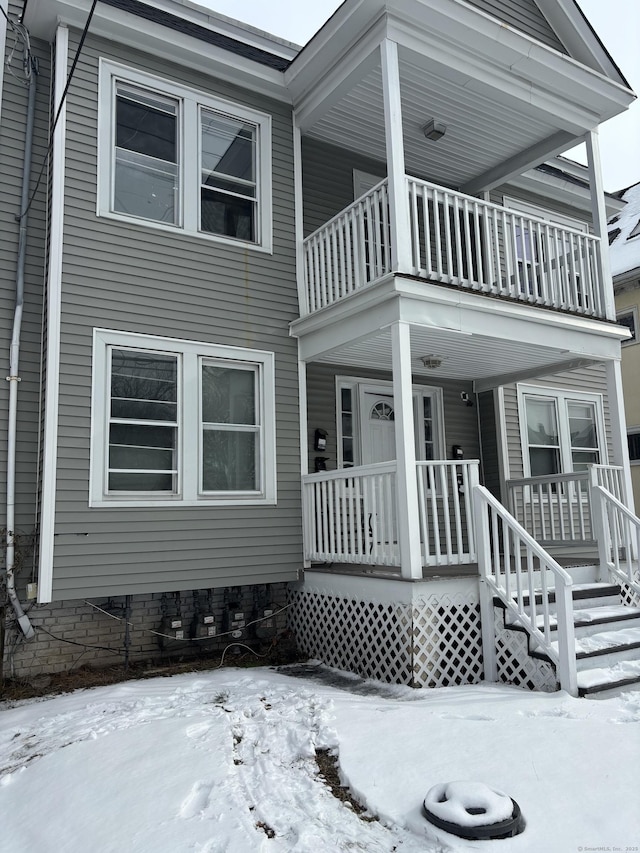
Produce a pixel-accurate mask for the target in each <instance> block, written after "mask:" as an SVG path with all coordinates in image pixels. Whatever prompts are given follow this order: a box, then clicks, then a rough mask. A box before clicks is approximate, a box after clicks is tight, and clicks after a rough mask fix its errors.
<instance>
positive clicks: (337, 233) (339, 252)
mask: <svg viewBox="0 0 640 853" xmlns="http://www.w3.org/2000/svg"><path fill="white" fill-rule="evenodd" d="M304 271H305V278H306V282H307V300H308V303H309V304H308V308H309V311H310V312H314V311H318V310H320V308H324V307H325V306H327V305H331V304H332V303H333V302H337V301H338V300H339V299H343V298H344V297H345V296H349V295H350V294H351V293H353V292H354V291H355V290H359V289H360V288H362V287H366V286H367V285H369V284H372V283H373V282H374V281H377V280H378V279H379V278H382V276H384V275H386V273H388V272H390V271H391V237H390V230H389V200H388V193H387V181H386V180H384V181H381V182H380V183H379V184H378V185H377V186H375V187H374V188H373V189H372V190H370V191H369V192H368V193H366V194H365V195H363V196H361V197H360V198H359V199H357V200H356V201H354V202H353V204H351V205H349V207H347V208H345V209H344V210H343V211H342V212H341V213H339V214H338V215H337V216H334V217H333V219H330V220H329V221H328V222H327V223H326V224H325V225H323V226H322V227H321V228H318V230H317V231H314V233H313V234H311V235H310V236H309V237H307V239H306V240H305V241H304Z"/></svg>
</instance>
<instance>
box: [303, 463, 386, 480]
mask: <svg viewBox="0 0 640 853" xmlns="http://www.w3.org/2000/svg"><path fill="white" fill-rule="evenodd" d="M395 470H396V461H395V459H393V460H391V461H390V462H374V463H372V464H371V465H352V466H351V467H349V468H337V469H336V470H335V471H316V472H314V473H313V474H304V475H303V477H302V482H303V483H325V482H326V483H328V482H329V481H331V480H344V479H345V478H346V479H349V478H351V477H359V476H362V475H363V474H386V473H389V472H390V471H395Z"/></svg>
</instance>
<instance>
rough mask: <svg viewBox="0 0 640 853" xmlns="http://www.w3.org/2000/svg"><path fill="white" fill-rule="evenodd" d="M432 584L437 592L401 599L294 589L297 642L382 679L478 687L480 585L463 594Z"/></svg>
mask: <svg viewBox="0 0 640 853" xmlns="http://www.w3.org/2000/svg"><path fill="white" fill-rule="evenodd" d="M369 583H371V582H369ZM424 586H425V585H422V587H423V589H424ZM431 586H433V587H434V591H433V592H432V593H425V592H424V591H421V592H420V594H419V595H417V596H415V597H413V596H411V597H410V598H411V600H409V601H400V602H399V601H371V600H367V598H368V596H366V595H364V594H360V595H340V594H332V593H331V592H330V591H328V590H327V589H324V590H318V589H313V588H309V587H304V588H301V589H293V590H292V592H291V596H292V603H293V607H292V608H291V610H290V614H291V628H292V630H293V631H294V633H295V635H296V640H297V643H298V647H299V649H300V650H301V651H302V652H303V653H304V654H307V655H309V657H313V658H317V659H319V660H321V661H323V662H324V663H326V664H327V665H328V666H333V667H336V668H337V669H344V670H347V671H349V672H355V673H357V674H358V675H361V676H364V677H365V678H372V679H376V680H378V681H386V682H390V683H394V684H407V685H412V686H414V687H447V686H451V685H455V684H475V683H477V682H479V681H480V680H481V678H482V648H481V632H480V606H479V602H478V596H477V589H476V584H475V582H474V583H472V584H471V589H469V587H470V584H469V581H468V580H466V581H465V582H464V583H463V586H464V587H465V589H464V590H461V591H455V589H451V584H448V585H447V587H448V588H447V589H438V585H437V584H432V585H431ZM364 591H366V582H365V589H364V590H363V592H364Z"/></svg>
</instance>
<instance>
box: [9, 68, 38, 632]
mask: <svg viewBox="0 0 640 853" xmlns="http://www.w3.org/2000/svg"><path fill="white" fill-rule="evenodd" d="M26 62H27V63H30V67H29V70H28V73H29V99H28V102H27V126H26V131H25V142H24V148H25V150H24V163H23V166H22V195H21V200H20V215H19V222H20V231H19V237H18V263H17V269H16V289H15V293H16V297H15V310H14V315H13V334H12V336H11V348H10V352H9V375H8V376H7V381H8V382H9V415H8V424H7V551H6V579H7V595H8V596H9V600H10V601H11V604H12V606H13V609H14V612H15V614H16V619H17V621H18V624H19V625H20V628H21V630H22V633H23V634H24V635H25V637H26V638H27V639H28V640H30V639H32V638H33V637H34V636H35V631H34V629H33V626H32V624H31V622H30V621H29V617H28V616H27V614H26V613H25V612H24V610H23V609H22V605H21V604H20V600H19V599H18V595H17V593H16V585H15V563H16V534H15V510H16V436H17V422H18V383H19V382H20V375H19V364H20V332H21V328H22V313H23V307H24V267H25V260H26V253H27V222H28V205H29V176H30V174H31V153H32V147H33V125H34V116H35V105H36V78H37V71H36V69H35V68H34V67H33V65H31V57H30V56H29V55H27V57H26Z"/></svg>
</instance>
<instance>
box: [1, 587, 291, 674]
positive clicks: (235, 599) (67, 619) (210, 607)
mask: <svg viewBox="0 0 640 853" xmlns="http://www.w3.org/2000/svg"><path fill="white" fill-rule="evenodd" d="M266 591H268V596H269V606H270V607H271V609H273V610H278V609H279V608H281V607H284V605H285V604H286V597H287V584H285V583H279V584H270V585H269V586H268V587H265V586H258V587H254V586H245V587H236V588H235V589H234V590H233V591H232V590H225V589H215V590H211V591H207V590H199V591H198V593H199V594H198V600H199V611H200V616H199V620H198V625H199V626H200V627H199V632H200V633H201V634H204V635H205V636H204V638H202V639H194V640H191V639H189V637H190V632H191V627H192V620H193V617H194V614H195V613H196V601H195V598H194V594H193V592H191V591H189V592H181V593H166V594H164V595H162V594H160V593H153V594H150V595H133V596H131V597H130V608H131V610H130V615H129V619H128V621H129V623H130V628H129V649H128V654H129V659H130V660H131V661H147V660H148V661H150V662H156V663H161V662H165V661H168V660H171V659H174V660H175V659H176V658H188V657H195V656H197V655H198V654H203V653H207V652H209V653H212V654H216V653H217V654H220V653H221V652H222V650H223V649H224V648H225V647H226V646H228V645H230V644H231V643H233V639H234V638H233V637H232V636H230V635H227V636H218V635H220V634H221V633H222V632H223V631H224V630H225V629H226V628H228V627H230V626H229V620H228V619H225V614H226V613H227V612H228V611H229V609H230V605H231V604H233V605H234V607H233V608H231V609H232V610H233V611H234V614H233V615H236V613H243V614H244V617H245V622H251V621H252V620H253V619H254V618H255V616H254V612H255V608H256V606H258V607H260V608H264V606H265V601H266V599H265V592H266ZM126 603H127V602H126V599H125V598H124V597H117V598H112V599H104V598H99V599H91V600H90V601H89V600H69V601H58V602H54V603H52V604H43V605H39V604H33V605H31V606H28V605H25V610H26V611H27V612H28V615H29V619H30V620H31V623H32V625H33V627H34V628H35V630H36V636H35V638H34V639H33V640H30V641H27V640H25V638H24V636H23V634H22V632H21V631H20V629H19V628H18V626H17V624H16V622H15V620H14V618H13V611H12V610H11V608H10V607H8V608H7V627H6V635H5V650H4V662H3V666H4V670H3V671H4V675H5V677H6V678H18V679H29V678H32V677H34V676H37V675H42V674H50V673H58V672H68V671H70V670H72V669H75V668H76V667H79V666H87V665H89V666H93V667H105V666H111V665H113V664H118V663H124V660H125V643H126V621H127V620H125V607H126ZM92 605H95V606H92ZM178 605H179V613H180V617H181V619H182V629H172V628H171V627H170V624H169V623H170V622H171V621H172V620H174V619H177V618H178V612H177V611H178ZM97 607H99V608H101V610H98V609H96V608H97ZM102 611H107V612H102ZM109 613H110V614H111V615H109ZM204 615H213V617H214V623H213V624H215V628H216V636H214V637H209V636H206V632H207V631H208V629H209V626H210V624H211V623H210V622H209V623H207V624H206V625H205V624H204V621H203V616H204ZM260 615H263V614H262V612H260ZM286 624H287V613H286V611H283V612H282V613H279V614H278V615H277V616H276V617H275V629H276V630H277V631H278V632H281V631H283V630H284V628H285V626H286ZM231 627H233V625H232V626H231ZM178 630H183V631H184V638H183V639H179V638H177V637H176V634H177V631H178ZM239 630H242V636H241V637H237V638H236V639H237V640H238V642H243V641H245V642H246V641H249V642H251V641H252V640H255V638H256V634H255V627H253V626H250V627H249V628H247V629H244V630H243V629H239ZM152 631H155V632H159V633H167V634H168V635H170V637H159V636H157V634H154V633H151V632H152Z"/></svg>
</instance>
